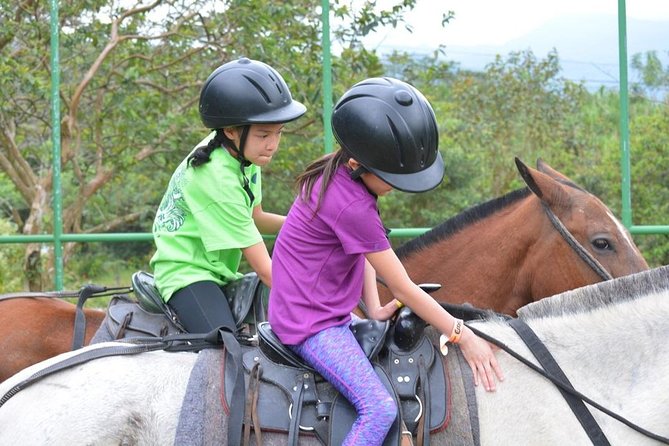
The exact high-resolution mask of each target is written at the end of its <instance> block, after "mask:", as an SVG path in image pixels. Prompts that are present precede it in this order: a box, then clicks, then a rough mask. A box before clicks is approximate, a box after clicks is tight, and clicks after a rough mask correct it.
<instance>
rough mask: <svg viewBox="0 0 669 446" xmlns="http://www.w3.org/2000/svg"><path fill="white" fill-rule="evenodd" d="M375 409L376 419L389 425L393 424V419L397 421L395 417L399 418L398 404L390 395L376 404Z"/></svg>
mask: <svg viewBox="0 0 669 446" xmlns="http://www.w3.org/2000/svg"><path fill="white" fill-rule="evenodd" d="M375 409H376V410H375V411H376V419H377V420H378V421H379V422H382V423H384V424H387V425H388V427H390V426H391V425H392V424H393V421H395V418H397V412H398V409H397V404H395V400H394V399H393V398H392V397H391V396H390V395H388V396H387V397H386V398H383V399H382V400H381V401H379V404H377V405H376V407H375Z"/></svg>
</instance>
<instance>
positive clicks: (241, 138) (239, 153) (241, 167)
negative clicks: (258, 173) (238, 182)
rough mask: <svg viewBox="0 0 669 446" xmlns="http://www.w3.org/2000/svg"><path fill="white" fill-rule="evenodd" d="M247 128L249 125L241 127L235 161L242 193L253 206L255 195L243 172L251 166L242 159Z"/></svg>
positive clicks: (247, 132)
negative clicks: (237, 161)
mask: <svg viewBox="0 0 669 446" xmlns="http://www.w3.org/2000/svg"><path fill="white" fill-rule="evenodd" d="M249 128H251V126H250V125H245V126H244V127H242V134H241V135H240V136H239V149H238V150H236V152H237V159H238V160H239V170H241V172H242V181H243V184H242V187H243V188H244V192H246V195H248V196H249V199H250V200H251V204H253V200H255V195H254V194H253V192H251V186H250V184H249V179H248V178H247V177H246V173H245V172H244V169H245V168H246V167H248V166H250V165H251V162H250V161H249V160H247V159H246V158H244V146H245V145H246V137H247V136H248V135H249Z"/></svg>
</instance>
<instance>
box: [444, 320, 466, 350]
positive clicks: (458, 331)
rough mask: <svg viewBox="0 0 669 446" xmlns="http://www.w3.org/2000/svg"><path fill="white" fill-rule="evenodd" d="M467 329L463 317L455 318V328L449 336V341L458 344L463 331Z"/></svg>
mask: <svg viewBox="0 0 669 446" xmlns="http://www.w3.org/2000/svg"><path fill="white" fill-rule="evenodd" d="M464 329H465V323H464V321H463V320H462V319H457V318H456V319H454V320H453V328H452V329H451V334H450V335H449V337H448V342H450V343H451V344H457V343H458V342H460V339H461V338H462V333H463V332H464Z"/></svg>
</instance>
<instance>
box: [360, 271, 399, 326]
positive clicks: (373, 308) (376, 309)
mask: <svg viewBox="0 0 669 446" xmlns="http://www.w3.org/2000/svg"><path fill="white" fill-rule="evenodd" d="M362 300H363V302H365V306H366V307H367V315H368V316H369V317H370V318H371V319H376V320H380V321H385V320H386V319H390V318H391V317H392V315H393V314H394V313H395V311H397V309H398V308H399V305H398V304H399V301H398V300H397V299H393V300H392V301H390V302H389V303H387V304H386V305H384V306H381V301H380V300H379V290H378V288H377V283H376V270H374V267H373V266H372V265H371V264H370V263H369V261H367V260H365V281H364V284H363V287H362Z"/></svg>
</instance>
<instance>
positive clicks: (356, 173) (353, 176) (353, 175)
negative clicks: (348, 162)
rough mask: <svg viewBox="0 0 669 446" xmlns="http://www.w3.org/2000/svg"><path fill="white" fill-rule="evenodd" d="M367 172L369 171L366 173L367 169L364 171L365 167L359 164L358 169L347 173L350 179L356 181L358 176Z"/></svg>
mask: <svg viewBox="0 0 669 446" xmlns="http://www.w3.org/2000/svg"><path fill="white" fill-rule="evenodd" d="M367 172H369V171H368V170H367V169H365V166H363V165H362V164H361V165H360V167H358V168H357V169H355V170H352V171H351V172H350V173H349V175H350V176H351V179H352V180H357V179H358V178H360V175H362V174H363V173H367Z"/></svg>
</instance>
